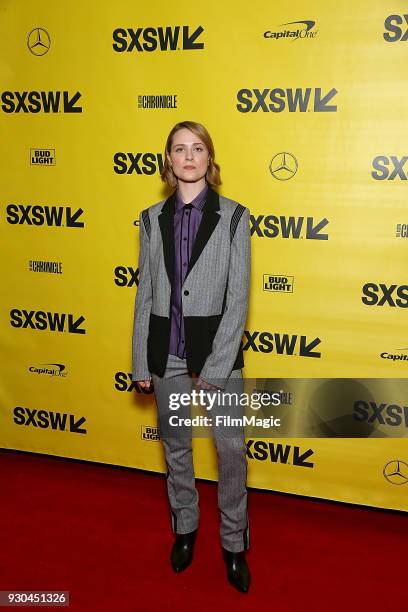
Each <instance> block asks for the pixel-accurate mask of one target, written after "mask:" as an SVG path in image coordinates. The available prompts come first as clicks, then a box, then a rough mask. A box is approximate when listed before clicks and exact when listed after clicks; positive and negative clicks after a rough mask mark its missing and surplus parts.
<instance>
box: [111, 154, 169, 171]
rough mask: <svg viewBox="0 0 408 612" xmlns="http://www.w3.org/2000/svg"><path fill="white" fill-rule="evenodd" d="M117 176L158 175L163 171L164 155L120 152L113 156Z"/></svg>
mask: <svg viewBox="0 0 408 612" xmlns="http://www.w3.org/2000/svg"><path fill="white" fill-rule="evenodd" d="M113 161H114V166H113V170H114V172H116V174H133V173H135V174H147V175H149V176H151V175H153V174H158V173H159V172H161V171H162V169H163V165H164V163H163V154H162V153H150V152H149V153H141V152H139V153H125V152H124V151H118V152H117V153H115V155H114V156H113Z"/></svg>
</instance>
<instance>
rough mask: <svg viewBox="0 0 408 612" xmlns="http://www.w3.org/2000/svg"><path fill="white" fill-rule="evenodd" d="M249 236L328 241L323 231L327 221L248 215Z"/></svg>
mask: <svg viewBox="0 0 408 612" xmlns="http://www.w3.org/2000/svg"><path fill="white" fill-rule="evenodd" d="M250 221H251V236H252V235H253V234H256V235H257V236H259V237H260V238H278V237H279V236H281V237H282V238H292V239H293V240H299V239H302V238H305V239H306V240H328V239H329V235H328V234H326V233H325V232H323V229H324V228H325V227H326V225H327V224H328V223H329V221H328V219H326V218H324V219H316V220H315V219H314V218H313V217H287V216H284V215H280V216H279V217H277V216H275V215H258V216H256V217H255V216H254V215H250Z"/></svg>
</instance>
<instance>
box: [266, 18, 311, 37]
mask: <svg viewBox="0 0 408 612" xmlns="http://www.w3.org/2000/svg"><path fill="white" fill-rule="evenodd" d="M290 25H291V26H299V25H300V26H301V27H292V28H285V29H284V30H278V31H277V32H273V31H271V30H266V32H264V38H269V39H272V40H280V39H282V38H290V39H292V42H293V41H295V40H300V39H302V40H305V39H306V40H311V39H312V38H316V36H317V33H318V31H319V30H313V28H314V27H315V25H316V22H315V21H313V20H307V21H288V22H287V23H281V27H283V26H290ZM302 26H303V27H302Z"/></svg>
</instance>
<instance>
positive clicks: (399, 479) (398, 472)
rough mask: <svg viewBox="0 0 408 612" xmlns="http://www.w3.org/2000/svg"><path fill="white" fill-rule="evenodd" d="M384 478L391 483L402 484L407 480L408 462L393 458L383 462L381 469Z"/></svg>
mask: <svg viewBox="0 0 408 612" xmlns="http://www.w3.org/2000/svg"><path fill="white" fill-rule="evenodd" d="M383 474H384V478H385V480H388V482H390V483H391V484H394V485H402V484H406V483H407V482H408V463H405V461H401V460H400V459H394V460H392V461H389V462H388V463H386V464H385V466H384V469H383Z"/></svg>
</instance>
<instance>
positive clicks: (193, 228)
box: [169, 183, 208, 359]
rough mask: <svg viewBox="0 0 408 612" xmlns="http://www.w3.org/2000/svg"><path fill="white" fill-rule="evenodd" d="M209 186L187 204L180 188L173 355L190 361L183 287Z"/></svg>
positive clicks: (173, 308)
mask: <svg viewBox="0 0 408 612" xmlns="http://www.w3.org/2000/svg"><path fill="white" fill-rule="evenodd" d="M207 193H208V184H207V183H206V184H205V187H204V188H203V189H202V191H200V193H199V194H198V195H197V196H196V197H195V198H194V200H192V201H191V202H190V204H185V203H184V202H183V200H182V199H181V195H180V191H179V189H177V194H176V200H175V211H174V245H175V262H174V291H173V294H172V298H171V332H170V348H169V353H170V354H172V355H177V357H180V358H181V359H186V348H185V335H184V320H183V313H182V304H181V287H182V285H183V282H184V279H185V277H186V273H187V266H188V263H189V261H190V257H191V253H192V250H193V245H194V241H195V238H196V235H197V231H198V228H199V226H200V223H201V219H202V216H203V207H204V204H205V200H206V197H207Z"/></svg>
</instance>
